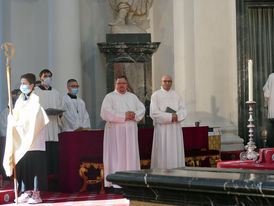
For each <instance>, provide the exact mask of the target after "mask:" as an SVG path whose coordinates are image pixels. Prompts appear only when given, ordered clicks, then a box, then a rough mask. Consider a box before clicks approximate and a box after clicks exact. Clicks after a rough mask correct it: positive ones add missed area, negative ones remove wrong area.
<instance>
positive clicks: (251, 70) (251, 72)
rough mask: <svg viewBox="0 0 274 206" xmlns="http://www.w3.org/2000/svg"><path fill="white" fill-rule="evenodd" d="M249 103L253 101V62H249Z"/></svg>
mask: <svg viewBox="0 0 274 206" xmlns="http://www.w3.org/2000/svg"><path fill="white" fill-rule="evenodd" d="M248 101H253V62H252V60H251V59H249V60H248Z"/></svg>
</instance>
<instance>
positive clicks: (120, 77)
mask: <svg viewBox="0 0 274 206" xmlns="http://www.w3.org/2000/svg"><path fill="white" fill-rule="evenodd" d="M118 79H125V80H126V81H127V82H128V80H127V77H126V76H125V75H119V76H117V77H116V78H115V82H117V80H118Z"/></svg>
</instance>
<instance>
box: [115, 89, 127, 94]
mask: <svg viewBox="0 0 274 206" xmlns="http://www.w3.org/2000/svg"><path fill="white" fill-rule="evenodd" d="M114 92H116V93H117V94H120V95H124V94H126V93H127V91H126V92H125V93H124V94H121V93H119V92H118V91H117V90H116V89H115V90H114Z"/></svg>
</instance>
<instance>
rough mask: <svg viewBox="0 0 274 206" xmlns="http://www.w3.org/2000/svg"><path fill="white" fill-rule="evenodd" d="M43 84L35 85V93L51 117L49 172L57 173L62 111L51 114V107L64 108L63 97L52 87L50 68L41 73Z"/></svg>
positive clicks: (47, 141)
mask: <svg viewBox="0 0 274 206" xmlns="http://www.w3.org/2000/svg"><path fill="white" fill-rule="evenodd" d="M39 76H40V81H41V85H40V86H38V87H35V93H36V94H37V95H38V96H39V98H40V104H41V105H42V107H43V108H44V109H45V111H46V112H47V114H48V117H49V124H48V125H47V126H46V128H45V130H46V147H47V157H48V172H49V174H57V173H58V169H59V160H58V154H59V152H58V133H60V131H61V126H62V124H61V119H60V116H61V115H62V113H58V114H50V113H49V112H48V111H49V109H56V110H63V105H62V97H61V95H60V93H59V92H58V91H57V90H56V89H54V88H52V86H51V85H52V73H51V71H50V70H48V69H43V70H42V71H41V72H40V74H39Z"/></svg>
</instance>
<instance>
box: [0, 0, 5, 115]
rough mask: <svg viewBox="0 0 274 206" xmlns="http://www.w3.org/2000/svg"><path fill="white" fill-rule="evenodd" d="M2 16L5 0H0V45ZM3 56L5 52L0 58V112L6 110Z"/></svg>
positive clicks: (1, 40) (1, 41)
mask: <svg viewBox="0 0 274 206" xmlns="http://www.w3.org/2000/svg"><path fill="white" fill-rule="evenodd" d="M2 15H3V0H0V44H2V43H3V18H2ZM3 54H4V53H3V51H1V58H0V69H1V71H0V74H1V76H0V82H1V84H0V91H1V94H2V95H0V111H2V109H3V108H4V106H3V104H4V102H3V94H4V92H5V91H4V88H5V87H3V80H4V74H5V72H4V71H5V67H4V65H5V64H3V62H2V59H3V56H5V55H3Z"/></svg>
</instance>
